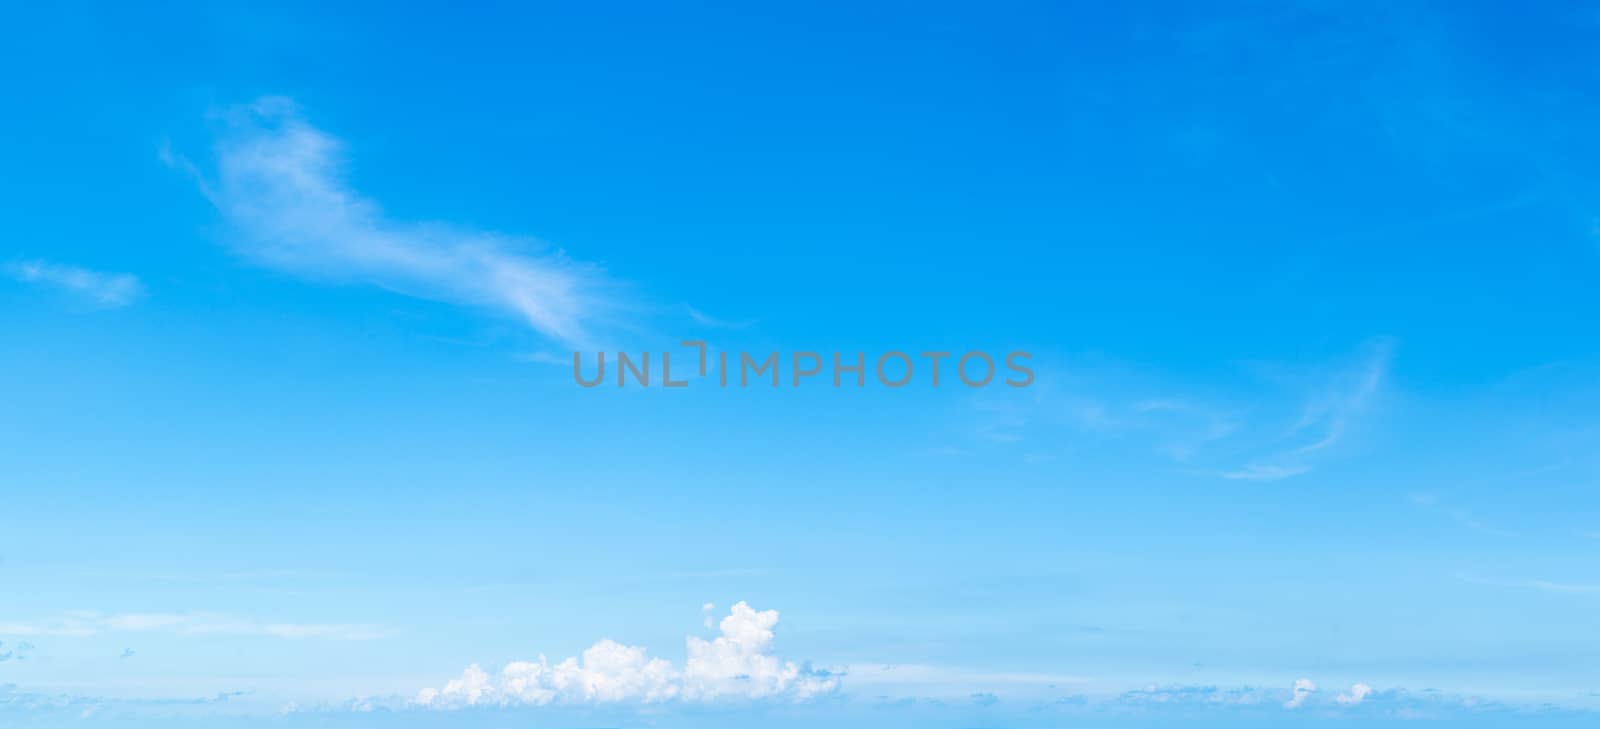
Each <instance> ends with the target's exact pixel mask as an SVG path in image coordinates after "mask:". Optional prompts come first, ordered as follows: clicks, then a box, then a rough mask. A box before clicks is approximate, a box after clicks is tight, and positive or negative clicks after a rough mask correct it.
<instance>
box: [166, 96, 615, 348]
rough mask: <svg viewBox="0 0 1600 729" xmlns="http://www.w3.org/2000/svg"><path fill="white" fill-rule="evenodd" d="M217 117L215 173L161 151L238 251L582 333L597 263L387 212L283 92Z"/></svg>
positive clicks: (564, 338)
mask: <svg viewBox="0 0 1600 729" xmlns="http://www.w3.org/2000/svg"><path fill="white" fill-rule="evenodd" d="M220 116H221V119H222V120H223V122H224V131H223V133H222V134H221V135H220V136H219V139H218V140H217V143H216V150H215V151H216V179H214V180H207V179H205V178H204V177H203V176H201V175H200V174H199V171H198V170H197V169H196V168H195V166H194V165H192V164H190V163H189V162H188V161H186V160H182V159H181V158H177V157H176V156H175V155H173V154H172V153H170V152H164V153H163V155H162V156H163V158H164V159H166V160H167V161H168V162H169V164H172V165H173V166H175V167H178V168H180V169H184V170H187V171H189V172H190V173H191V174H195V175H196V178H197V179H196V182H197V184H199V185H200V189H201V192H202V193H204V194H205V195H206V196H207V197H208V198H209V199H210V200H211V202H212V204H214V205H215V206H216V207H217V209H218V210H219V211H220V212H221V213H222V215H223V217H224V218H225V219H226V220H227V221H228V222H229V223H230V224H232V226H233V228H234V229H235V230H236V231H237V233H238V234H239V235H238V237H237V240H236V241H235V245H236V248H237V250H238V251H239V252H240V253H241V254H242V255H244V256H245V257H247V258H248V259H249V260H251V261H254V262H256V263H258V264H260V265H263V266H266V267H270V268H274V269H277V270H281V271H285V272H288V273H290V274H294V275H297V276H302V277H305V278H309V279H314V280H319V281H331V282H360V283H368V284H373V285H376V286H380V287H382V288H386V289H389V290H391V291H395V292H398V293H401V294H404V295H408V296H413V297H417V298H423V299H429V300H435V301H443V302H448V303H453V304H461V305H467V306H472V307H476V308H480V309H485V310H490V311H495V312H499V313H502V314H507V315H510V316H513V317H515V318H518V319H520V320H522V321H523V322H524V323H526V324H527V325H528V326H530V327H532V328H533V329H534V330H536V331H538V332H540V333H541V334H543V335H545V336H547V337H549V338H551V339H554V340H556V341H559V342H562V343H564V344H568V345H573V346H581V345H583V344H584V343H585V342H586V341H587V340H588V338H589V335H590V331H589V325H590V323H591V321H592V320H593V319H594V318H595V317H596V316H597V315H598V314H599V312H600V310H602V309H603V308H605V306H606V302H605V301H604V300H603V299H602V297H601V296H600V293H599V289H600V288H601V287H602V283H601V276H600V273H599V271H598V269H597V268H596V267H594V266H589V265H585V264H580V263H577V262H574V261H572V260H570V259H568V258H567V257H566V256H565V255H564V254H563V253H561V252H560V251H557V250H539V246H538V245H537V244H536V242H534V241H531V240H528V239H521V238H514V237H511V236H505V235H501V234H498V233H490V232H479V231H472V230H464V229H460V228H457V227H453V226H449V225H443V224H437V223H421V222H406V221H399V220H395V219H392V218H390V217H388V216H387V215H385V214H384V212H383V211H382V210H381V209H380V207H379V205H378V204H377V203H376V202H374V201H373V200H371V199H369V198H367V197H366V196H364V195H363V194H361V192H359V191H357V190H355V189H352V188H351V187H349V186H348V185H347V184H346V182H345V180H344V179H343V150H344V145H343V144H342V143H341V142H340V141H339V140H338V139H336V138H334V137H333V136H331V135H329V134H327V133H326V132H324V131H322V130H321V129H318V128H317V127H315V126H312V125H311V124H310V123H309V122H307V121H306V120H305V119H304V118H303V117H302V115H301V112H300V109H299V107H298V106H297V105H296V104H295V103H294V102H293V101H292V100H289V99H285V98H280V97H267V98H263V99H260V100H258V101H256V102H255V103H253V104H249V105H246V106H241V107H235V108H233V109H229V110H227V111H226V112H224V113H223V114H221V115H220Z"/></svg>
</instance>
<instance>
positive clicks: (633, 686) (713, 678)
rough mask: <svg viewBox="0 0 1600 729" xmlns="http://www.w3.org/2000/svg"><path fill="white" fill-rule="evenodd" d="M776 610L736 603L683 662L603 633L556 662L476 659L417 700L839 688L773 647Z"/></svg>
mask: <svg viewBox="0 0 1600 729" xmlns="http://www.w3.org/2000/svg"><path fill="white" fill-rule="evenodd" d="M777 624H778V611H776V610H756V609H754V608H752V607H750V606H749V605H748V604H746V603H743V602H741V603H739V604H737V605H734V606H733V609H732V611H731V612H730V613H729V614H728V615H727V617H724V618H723V619H722V621H721V623H719V624H718V629H719V633H720V634H719V635H718V636H717V637H715V638H713V639H711V640H705V639H703V638H698V637H693V636H691V637H690V638H689V639H688V646H687V647H688V651H687V653H688V658H687V660H685V662H684V664H683V667H682V668H679V667H677V666H675V665H673V664H672V663H671V662H670V661H667V660H665V659H662V658H652V657H650V656H649V655H648V654H647V653H646V651H645V649H644V648H642V647H637V646H627V645H623V644H621V643H617V642H616V641H612V640H602V641H600V642H598V643H595V644H594V645H593V646H590V647H589V648H588V649H587V650H585V651H584V652H583V654H582V655H581V656H577V657H573V658H568V659H566V660H563V661H560V662H557V663H552V662H550V661H549V660H548V659H546V658H545V657H544V656H540V657H539V660H538V661H517V662H514V663H510V664H507V665H506V666H505V667H504V668H502V669H501V670H500V671H499V673H497V674H491V673H489V672H488V671H485V670H483V669H482V668H481V667H479V666H477V665H472V666H469V667H467V670H466V671H465V672H464V673H462V674H461V677H460V678H457V679H454V680H452V681H450V682H449V683H446V684H445V685H444V687H443V688H428V689H424V690H422V691H421V692H420V693H419V694H418V695H417V698H416V703H417V704H419V705H421V706H426V707H432V708H456V707H462V706H479V705H519V704H526V705H535V706H544V705H547V704H591V703H621V702H638V703H662V702H668V701H686V702H713V701H719V700H751V699H780V700H790V701H805V700H807V699H811V698H815V697H817V696H819V695H822V694H827V693H831V692H833V691H835V690H837V689H838V688H839V679H838V677H837V676H835V675H833V674H829V673H826V672H822V671H816V670H812V669H810V668H808V667H804V666H800V665H796V664H795V663H793V662H790V661H783V660H780V659H779V658H778V657H777V656H775V655H773V653H772V643H773V637H774V636H773V629H774V628H775V627H776V626H777Z"/></svg>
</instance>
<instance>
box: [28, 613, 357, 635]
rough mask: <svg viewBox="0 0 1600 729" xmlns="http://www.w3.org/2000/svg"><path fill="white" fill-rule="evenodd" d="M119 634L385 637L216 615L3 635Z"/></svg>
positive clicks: (66, 623) (123, 618) (115, 620)
mask: <svg viewBox="0 0 1600 729" xmlns="http://www.w3.org/2000/svg"><path fill="white" fill-rule="evenodd" d="M117 632H167V633H176V634H181V635H262V636H270V637H275V638H327V639H332V640H370V639H374V638H379V637H382V636H383V630H382V629H380V628H378V627H377V626H372V625H343V624H326V623H277V622H265V621H260V620H253V619H250V618H240V617H234V616H229V615H219V614H213V613H120V614H104V613H96V612H84V611H78V612H70V613H67V614H66V615H63V616H61V617H58V618H53V619H49V620H40V621H32V622H0V635H27V636H35V635H59V636H70V637H85V636H91V635H99V634H101V633H117Z"/></svg>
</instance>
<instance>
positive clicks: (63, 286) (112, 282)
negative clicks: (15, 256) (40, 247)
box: [5, 260, 144, 309]
mask: <svg viewBox="0 0 1600 729" xmlns="http://www.w3.org/2000/svg"><path fill="white" fill-rule="evenodd" d="M5 272H6V274H7V275H8V276H10V277H11V278H14V279H16V280H18V281H21V282H23V283H29V284H35V285H40V286H48V287H51V288H55V289H59V290H61V291H65V292H67V293H69V294H72V295H73V296H77V297H79V298H82V299H85V300H88V301H90V302H92V303H94V304H95V305H97V306H103V307H106V308H110V309H115V308H119V307H123V306H127V305H129V304H132V303H133V302H134V301H136V300H138V298H139V297H140V296H141V295H143V294H144V285H143V284H141V283H140V282H139V278H138V277H137V276H134V275H133V274H128V273H104V272H101V271H91V270H89V269H87V268H80V267H78V266H69V265H66V264H61V263H51V262H49V261H40V260H32V261H19V262H17V263H13V264H10V265H8V266H6V267H5Z"/></svg>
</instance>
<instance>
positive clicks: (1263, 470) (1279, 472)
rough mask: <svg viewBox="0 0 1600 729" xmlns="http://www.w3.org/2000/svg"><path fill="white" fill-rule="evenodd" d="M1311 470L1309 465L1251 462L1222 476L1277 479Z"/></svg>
mask: <svg viewBox="0 0 1600 729" xmlns="http://www.w3.org/2000/svg"><path fill="white" fill-rule="evenodd" d="M1309 470H1311V467H1310V466H1270V465H1262V464H1259V463H1252V464H1249V465H1247V466H1245V467H1244V468H1241V469H1239V470H1237V471H1226V472H1224V473H1223V474H1222V477H1223V478H1231V479H1236V480H1242V481H1276V480H1278V479H1283V478H1289V477H1290V476H1298V475H1300V474H1302V473H1305V472H1306V471H1309Z"/></svg>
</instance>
